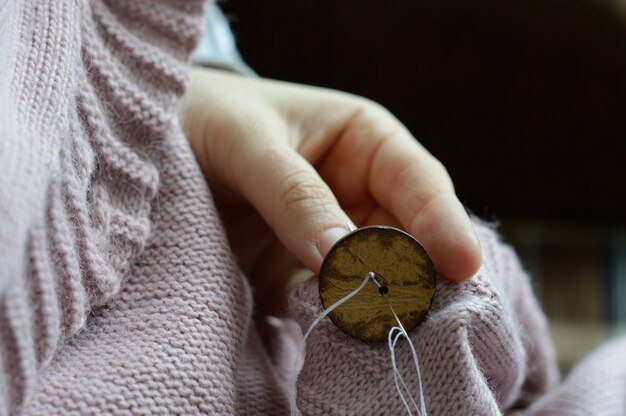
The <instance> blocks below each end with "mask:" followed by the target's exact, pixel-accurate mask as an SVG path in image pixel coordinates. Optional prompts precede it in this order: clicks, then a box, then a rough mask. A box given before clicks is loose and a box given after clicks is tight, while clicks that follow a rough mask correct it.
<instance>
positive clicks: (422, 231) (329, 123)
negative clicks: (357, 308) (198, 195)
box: [181, 69, 481, 313]
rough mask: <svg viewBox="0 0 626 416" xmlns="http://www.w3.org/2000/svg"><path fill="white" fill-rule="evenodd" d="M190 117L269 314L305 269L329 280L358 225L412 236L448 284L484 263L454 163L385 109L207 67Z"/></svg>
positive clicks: (190, 132)
mask: <svg viewBox="0 0 626 416" xmlns="http://www.w3.org/2000/svg"><path fill="white" fill-rule="evenodd" d="M181 114H182V116H181V117H182V121H183V127H184V129H185V132H186V134H187V136H188V138H189V141H190V143H191V147H192V149H193V151H194V153H195V155H196V158H197V159H198V161H199V163H200V165H201V167H202V169H203V171H204V173H205V175H206V177H207V180H208V182H209V185H210V186H211V189H212V190H213V193H214V197H215V200H216V204H217V206H218V209H219V210H220V212H221V213H222V217H223V220H224V223H225V225H226V229H227V232H228V236H229V240H230V242H231V245H232V247H233V250H234V251H235V253H236V255H237V256H238V259H239V262H240V264H241V267H242V269H243V271H244V272H245V273H246V274H247V275H248V276H249V278H250V279H251V282H252V284H253V286H254V287H255V292H256V295H257V304H258V306H259V308H260V309H261V310H263V311H265V312H269V313H280V312H281V310H282V309H283V308H284V305H283V303H282V300H283V298H284V296H283V294H284V293H285V290H286V288H287V287H288V286H289V285H290V284H291V283H292V282H290V278H291V277H293V271H294V270H296V268H297V267H298V266H299V265H300V264H302V265H304V266H306V267H307V268H308V269H310V270H312V271H314V272H316V273H317V272H318V271H319V268H320V266H321V263H322V260H323V257H324V256H325V255H326V253H327V252H328V251H329V250H330V248H331V247H332V245H333V244H334V243H335V242H336V241H337V240H338V239H339V238H340V237H341V236H343V235H345V234H346V233H347V232H348V231H349V230H348V222H349V221H352V222H353V223H355V224H356V225H358V226H359V227H361V226H365V225H390V226H394V227H398V228H401V229H404V230H405V231H407V232H409V233H410V234H412V235H413V236H414V237H415V238H417V240H418V241H420V242H421V243H422V245H423V246H424V247H425V249H426V250H427V251H428V253H429V255H430V256H431V258H432V260H433V263H434V265H435V268H436V269H437V271H438V272H439V273H440V274H441V275H443V276H444V277H446V278H448V279H451V280H454V281H461V280H464V279H466V278H468V277H470V276H471V275H472V274H474V272H475V271H476V270H477V269H478V267H479V266H480V262H481V251H480V245H479V242H478V238H477V237H476V234H475V232H474V230H473V227H472V225H471V223H470V220H469V218H468V216H467V214H466V212H465V210H464V208H463V206H462V205H461V203H460V202H459V200H458V199H457V198H456V196H455V193H454V188H453V185H452V182H451V180H450V178H449V176H448V174H447V172H446V170H445V168H444V167H443V165H442V164H441V163H440V162H439V161H437V160H436V159H435V158H434V157H433V156H432V155H431V154H430V153H428V151H427V150H426V149H424V148H423V147H422V146H421V145H420V144H419V143H418V142H417V141H416V140H415V139H414V138H413V137H412V136H411V134H410V133H409V132H408V131H407V129H406V128H405V127H404V126H403V125H402V124H401V123H400V122H399V121H398V120H397V119H396V118H395V117H393V115H391V114H390V113H389V112H388V111H387V110H385V109H384V108H382V107H381V106H379V105H377V104H375V103H373V102H371V101H368V100H366V99H364V98H361V97H356V96H353V95H349V94H345V93H340V92H337V91H331V90H325V89H321V88H314V87H306V86H301V85H294V84H288V83H284V82H277V81H269V80H262V79H252V78H245V77H241V76H238V75H236V74H231V73H227V72H223V71H219V70H210V69H195V70H194V72H193V81H192V83H191V86H190V88H189V91H188V92H187V94H186V96H185V97H184V99H183V102H182V104H181Z"/></svg>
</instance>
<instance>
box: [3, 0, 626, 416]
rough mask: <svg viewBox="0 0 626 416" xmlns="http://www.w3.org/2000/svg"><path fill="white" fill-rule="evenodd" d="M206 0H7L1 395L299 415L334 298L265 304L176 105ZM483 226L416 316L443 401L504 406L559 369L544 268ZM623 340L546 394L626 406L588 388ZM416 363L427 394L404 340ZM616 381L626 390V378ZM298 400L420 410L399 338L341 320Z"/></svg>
mask: <svg viewBox="0 0 626 416" xmlns="http://www.w3.org/2000/svg"><path fill="white" fill-rule="evenodd" d="M202 8H203V4H202V2H200V1H193V0H161V1H148V0H132V1H129V0H102V1H96V0H93V1H87V0H83V1H79V0H74V1H72V0H22V1H2V0H0V168H1V171H2V174H1V175H0V265H1V267H0V415H6V414H24V415H46V416H50V415H102V414H115V415H138V414H146V415H164V414H179V415H194V414H207V415H231V414H238V415H245V416H248V415H281V414H287V413H288V397H289V391H288V389H289V385H290V376H291V375H292V373H291V371H292V365H293V364H294V359H295V351H296V346H297V341H298V340H299V339H301V338H302V332H303V330H306V329H307V328H308V326H309V324H310V323H311V322H312V321H313V319H314V318H315V317H316V316H317V315H318V314H319V313H320V312H321V310H320V301H319V297H318V294H317V283H316V281H315V280H311V281H309V282H307V283H305V284H303V285H302V286H300V287H298V288H296V289H295V290H294V291H293V292H292V293H291V296H290V311H291V313H292V315H293V317H294V318H295V320H281V319H276V318H264V317H262V316H257V314H255V313H254V305H253V296H252V291H251V288H250V285H249V283H248V282H247V280H246V279H245V277H244V276H242V275H241V272H240V271H239V268H238V267H237V264H236V261H235V258H234V256H233V254H232V252H231V250H230V248H229V246H228V242H227V238H226V235H225V232H224V229H223V228H222V225H221V222H220V219H219V215H218V213H217V211H216V209H215V205H214V203H213V200H212V197H211V194H210V191H209V189H208V188H207V184H206V181H205V179H204V177H203V175H202V173H201V171H200V169H199V167H198V164H197V162H196V160H195V158H194V156H193V154H192V152H191V149H190V147H189V145H188V143H187V141H186V139H185V137H184V136H183V134H182V131H181V129H180V127H179V126H178V122H177V118H176V110H177V108H176V107H177V99H178V98H179V96H180V94H182V93H183V92H184V90H185V86H186V82H187V76H188V75H187V68H186V60H187V57H188V55H189V53H190V51H191V49H192V48H193V45H194V44H195V42H196V40H197V37H198V36H199V33H200V30H201V29H200V28H201V25H202V20H201V13H202ZM476 227H477V229H478V232H479V236H480V239H481V242H482V245H483V250H484V265H483V267H482V268H481V270H480V272H479V273H478V275H477V276H476V277H475V278H474V279H472V280H470V281H468V282H466V283H463V284H460V285H455V284H452V283H449V282H446V281H443V280H441V281H439V284H438V288H437V295H436V298H435V301H434V304H433V307H432V310H431V311H430V313H429V315H428V317H427V319H426V321H425V322H424V323H423V324H422V325H421V326H419V327H418V328H417V329H416V330H415V331H414V332H412V334H411V336H412V338H413V341H414V343H415V345H416V347H417V350H418V353H419V357H420V363H421V367H422V379H423V381H424V390H425V395H426V406H427V409H428V414H429V415H431V416H438V415H460V414H462V415H498V414H501V413H502V412H503V411H504V410H505V409H508V408H510V407H511V406H514V405H517V404H526V403H529V402H530V401H532V400H533V399H534V398H535V396H536V395H538V394H541V393H542V392H544V391H545V390H546V389H548V388H549V387H550V386H551V385H552V384H553V383H554V381H555V378H556V367H555V360H554V354H553V349H552V346H551V343H550V339H549V336H548V333H547V330H546V322H545V318H544V317H543V315H542V313H541V311H540V309H539V308H538V306H537V304H536V301H535V299H534V297H533V295H532V292H531V289H530V286H529V282H528V278H527V276H526V274H525V273H524V272H523V271H522V269H521V267H520V265H519V263H518V261H517V258H516V257H515V255H514V253H513V252H512V250H511V249H510V248H508V247H507V246H505V245H503V244H502V243H501V242H500V241H499V240H498V237H497V236H496V234H495V233H494V232H493V230H491V229H489V228H488V227H486V226H484V225H482V224H479V223H476ZM622 345H623V343H622V344H619V343H616V344H611V345H609V346H607V347H606V349H605V350H600V352H599V353H598V354H596V355H595V356H594V357H592V361H590V363H596V362H599V364H600V367H598V368H604V369H605V370H603V371H597V372H592V371H590V370H589V369H588V367H582V370H581V371H580V372H575V373H573V375H572V378H571V379H570V381H569V382H568V383H566V384H565V385H564V387H563V389H562V390H559V391H557V393H556V394H555V395H554V396H549V397H548V398H546V399H545V400H544V401H542V402H540V403H539V404H538V405H537V406H538V407H537V408H536V409H535V411H537V412H544V413H540V414H552V413H545V412H551V411H552V410H554V409H557V410H555V411H556V412H557V413H554V414H561V413H558V411H559V410H558V409H560V410H565V409H585V411H584V412H583V411H582V410H581V411H578V413H576V411H572V412H570V413H563V414H568V415H569V414H572V415H578V414H589V413H593V412H591V411H589V409H594V411H595V410H596V409H598V407H597V406H602V403H609V404H610V405H611V406H614V408H613V410H614V409H615V407H620V406H623V400H622V401H620V400H609V397H613V396H610V394H609V393H607V394H605V395H604V396H600V394H599V393H597V394H598V396H597V397H603V398H604V397H606V399H603V400H602V401H601V402H599V401H597V400H596V401H586V402H584V403H583V402H580V403H581V404H580V406H579V407H578V408H575V407H573V406H574V405H573V403H576V401H577V400H578V399H579V398H580V397H581V396H582V395H583V393H582V392H583V391H584V387H583V386H584V380H585V376H586V375H587V374H593V375H594V378H593V380H594V383H596V382H597V383H598V386H600V383H602V382H603V380H602V378H604V377H605V375H606V378H607V379H608V378H610V377H617V380H619V377H622V378H621V380H623V377H624V372H623V366H624V361H623V359H622V361H619V360H618V359H616V358H611V359H610V360H604V361H603V357H614V356H616V355H617V354H619V351H622V348H623V346H622ZM622 357H623V355H622ZM598 360H600V361H598ZM615 363H618V364H619V365H621V366H622V367H621V368H622V370H616V369H611V368H610V365H612V364H615ZM620 363H621V364H620ZM398 365H399V368H400V369H401V371H403V372H404V373H405V377H406V379H407V380H409V386H410V388H411V390H412V392H413V395H414V396H416V386H415V383H414V374H412V373H411V371H412V369H413V365H412V363H411V362H410V355H409V353H408V349H407V348H406V345H404V344H402V345H401V346H400V347H399V351H398ZM592 365H595V364H589V366H592ZM612 380H613V379H612ZM611 383H612V384H611ZM604 385H610V386H611V388H612V389H622V393H623V386H624V384H623V382H622V383H620V382H618V381H611V382H610V383H609V382H608V380H604ZM594 387H596V386H594ZM598 388H600V387H598ZM568 389H572V390H571V391H573V392H574V394H570V393H567V390H568ZM594 391H595V390H594ZM550 397H553V398H554V401H552V402H550ZM298 405H299V408H300V410H301V413H302V414H304V415H344V414H358V415H381V414H384V415H400V414H403V407H402V405H401V402H400V400H399V398H398V396H397V394H396V392H395V389H394V387H393V381H392V373H391V367H390V362H389V353H388V351H387V349H386V345H385V344H376V343H373V344H372V343H363V342H361V341H357V340H355V339H351V338H349V337H348V336H347V335H345V334H343V333H342V332H340V331H339V330H338V329H337V328H335V327H334V326H333V324H332V323H331V322H330V321H329V320H325V321H323V322H322V323H321V325H320V326H319V328H318V329H317V330H316V331H315V333H314V334H313V336H312V337H311V338H310V341H309V342H308V346H307V357H306V361H305V363H304V367H303V369H302V372H301V374H300V378H299V381H298ZM568 406H569V407H568ZM546 409H548V410H546ZM581 412H582V413H581ZM597 414H602V415H610V414H611V415H612V414H618V413H616V412H615V411H613V412H612V413H611V411H609V410H607V411H605V412H604V413H597Z"/></svg>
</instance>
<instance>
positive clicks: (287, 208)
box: [278, 171, 334, 215]
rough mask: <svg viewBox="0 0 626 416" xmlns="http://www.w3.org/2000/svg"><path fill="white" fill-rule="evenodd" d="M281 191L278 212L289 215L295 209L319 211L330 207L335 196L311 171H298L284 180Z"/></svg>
mask: <svg viewBox="0 0 626 416" xmlns="http://www.w3.org/2000/svg"><path fill="white" fill-rule="evenodd" d="M280 189H281V191H280V192H279V202H278V204H279V206H280V207H281V209H279V210H278V212H279V213H280V214H281V215H288V214H289V213H290V212H293V211H302V210H306V211H317V210H320V211H321V210H324V209H326V208H328V207H329V206H330V205H332V203H333V202H334V197H332V193H331V192H330V189H329V188H328V186H327V185H326V184H325V183H324V182H323V181H321V180H320V179H318V178H316V177H314V175H312V174H311V173H310V172H307V171H297V172H294V173H292V174H291V175H288V176H287V177H285V179H284V180H283V182H282V184H281V186H280Z"/></svg>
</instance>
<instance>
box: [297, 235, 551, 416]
mask: <svg viewBox="0 0 626 416" xmlns="http://www.w3.org/2000/svg"><path fill="white" fill-rule="evenodd" d="M475 227H476V229H477V231H478V235H479V238H480V240H481V244H482V247H483V252H484V263H483V265H482V267H481V269H480V270H479V272H478V273H477V274H476V275H475V276H474V277H473V278H472V279H471V280H469V281H467V282H465V283H463V284H454V283H450V282H447V281H444V280H442V279H440V280H439V281H438V284H437V292H436V295H435V299H434V302H433V305H432V306H431V309H430V312H429V314H428V315H427V318H426V320H425V321H424V322H423V323H422V324H420V325H419V326H418V327H417V328H416V329H415V330H414V331H412V333H411V334H410V336H411V339H412V341H413V343H414V345H415V347H416V349H417V354H418V357H419V363H420V369H421V377H422V382H423V387H424V392H425V401H426V409H427V410H428V414H429V415H431V414H432V415H460V414H463V415H497V414H501V412H502V410H503V409H508V408H511V407H512V406H513V405H523V404H527V403H528V401H529V400H530V399H532V398H533V397H535V396H536V395H538V394H540V393H542V392H544V391H546V390H547V389H548V388H549V387H550V386H552V385H553V383H554V382H555V381H556V378H557V371H556V369H555V366H554V363H555V357H554V352H553V349H552V346H551V344H550V341H549V337H548V332H547V328H546V321H545V319H544V317H543V315H542V313H541V311H540V309H539V307H538V306H537V303H536V302H535V300H534V298H533V296H532V292H531V289H530V287H529V282H528V278H527V276H526V274H525V273H524V272H523V271H522V269H521V267H520V265H519V262H518V261H517V258H516V256H515V255H514V253H513V251H512V250H511V249H510V248H509V247H508V246H506V245H503V244H502V243H501V242H500V241H499V239H498V237H497V235H496V234H495V233H494V232H493V230H491V229H489V228H488V227H486V226H484V225H482V224H478V223H475ZM290 306H291V312H292V314H293V315H294V316H296V317H297V319H298V322H299V324H300V325H301V326H302V328H305V329H306V328H307V327H308V326H309V325H310V323H311V321H313V320H314V319H315V317H316V316H317V315H319V313H320V312H321V302H320V300H319V295H318V294H317V283H316V282H315V281H310V282H308V283H306V284H304V285H302V286H300V287H298V288H297V289H296V290H295V291H294V293H293V294H292V296H291V303H290ZM396 360H397V363H398V367H399V368H400V369H401V371H402V373H403V376H404V378H405V380H410V381H411V383H410V384H409V386H410V391H411V394H412V396H413V397H414V398H417V397H419V392H418V385H417V384H416V383H415V380H416V376H417V375H416V374H415V367H414V365H413V363H412V357H411V353H410V350H409V348H408V345H406V344H401V347H400V348H399V352H397V353H396ZM298 407H299V408H300V409H301V411H302V412H303V414H307V415H326V414H359V415H381V414H393V415H395V414H398V415H399V414H404V413H405V412H406V411H405V410H404V405H403V404H402V402H401V401H400V399H399V398H398V397H397V393H396V388H395V385H394V381H393V373H392V371H391V362H390V357H389V349H388V347H387V344H386V343H363V342H355V341H354V340H352V339H351V338H350V337H349V336H348V335H346V334H344V333H343V332H341V331H340V330H339V329H338V328H337V327H335V326H334V324H333V323H332V322H331V321H330V320H325V321H323V322H322V323H320V324H319V326H318V327H317V328H316V329H315V332H314V333H313V334H312V335H311V336H310V337H309V340H308V345H307V355H306V361H305V364H304V367H303V369H302V372H301V373H300V379H299V384H298Z"/></svg>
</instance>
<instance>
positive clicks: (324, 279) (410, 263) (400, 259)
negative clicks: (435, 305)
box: [319, 226, 436, 341]
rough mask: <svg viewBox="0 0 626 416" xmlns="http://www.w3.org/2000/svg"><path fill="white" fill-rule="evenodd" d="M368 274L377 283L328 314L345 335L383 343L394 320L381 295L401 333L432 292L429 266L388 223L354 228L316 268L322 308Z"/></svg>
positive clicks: (409, 327) (413, 241)
mask: <svg viewBox="0 0 626 416" xmlns="http://www.w3.org/2000/svg"><path fill="white" fill-rule="evenodd" d="M370 272H374V273H375V274H376V279H377V280H378V282H379V283H380V284H381V286H380V287H378V286H377V285H376V284H375V283H374V282H368V283H367V284H366V285H365V287H363V289H361V291H360V292H358V293H357V294H356V295H355V296H354V297H352V298H351V299H349V300H348V301H347V302H345V303H344V304H342V305H340V306H339V307H337V308H336V309H334V310H333V311H332V312H331V313H330V314H329V315H328V316H329V317H330V319H331V320H332V321H333V322H334V323H335V325H337V327H339V329H341V330H342V331H344V332H345V333H347V334H349V335H351V336H353V337H355V338H358V339H361V340H364V341H385V340H387V334H388V332H389V330H390V329H391V327H393V326H396V325H397V323H396V320H395V318H394V316H393V314H392V312H391V310H390V308H389V304H388V303H387V300H385V297H384V296H383V293H385V294H386V296H387V298H388V299H389V302H390V303H391V305H392V306H393V308H394V310H395V311H396V314H397V315H398V318H399V319H400V322H402V325H403V326H404V328H405V329H406V331H407V332H409V331H411V330H412V329H413V328H415V326H417V324H418V323H419V322H420V321H421V320H422V319H423V318H424V316H425V315H426V313H427V312H428V309H429V308H430V305H431V303H432V300H433V296H434V295H435V285H436V279H435V269H434V267H433V263H432V261H431V259H430V257H429V256H428V254H427V253H426V250H424V248H423V247H422V246H421V244H420V243H419V242H418V241H417V240H416V239H415V238H413V237H412V236H411V235H409V234H407V233H405V232H404V231H401V230H398V229H396V228H392V227H383V226H373V227H364V228H360V229H358V230H356V231H353V232H352V233H350V234H348V235H346V236H345V237H343V238H342V239H341V240H339V241H338V242H337V243H336V244H335V245H334V246H333V248H332V249H331V250H330V252H329V253H328V255H327V256H326V258H325V259H324V262H323V263H322V268H321V270H320V279H319V290H320V297H321V299H322V305H323V306H324V309H326V308H328V307H329V306H331V305H333V304H334V303H335V302H337V301H338V300H340V299H341V298H343V297H345V296H346V295H348V294H349V293H350V292H352V291H353V290H355V289H356V288H358V287H359V285H361V283H363V279H365V276H366V275H367V274H368V273H370Z"/></svg>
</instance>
